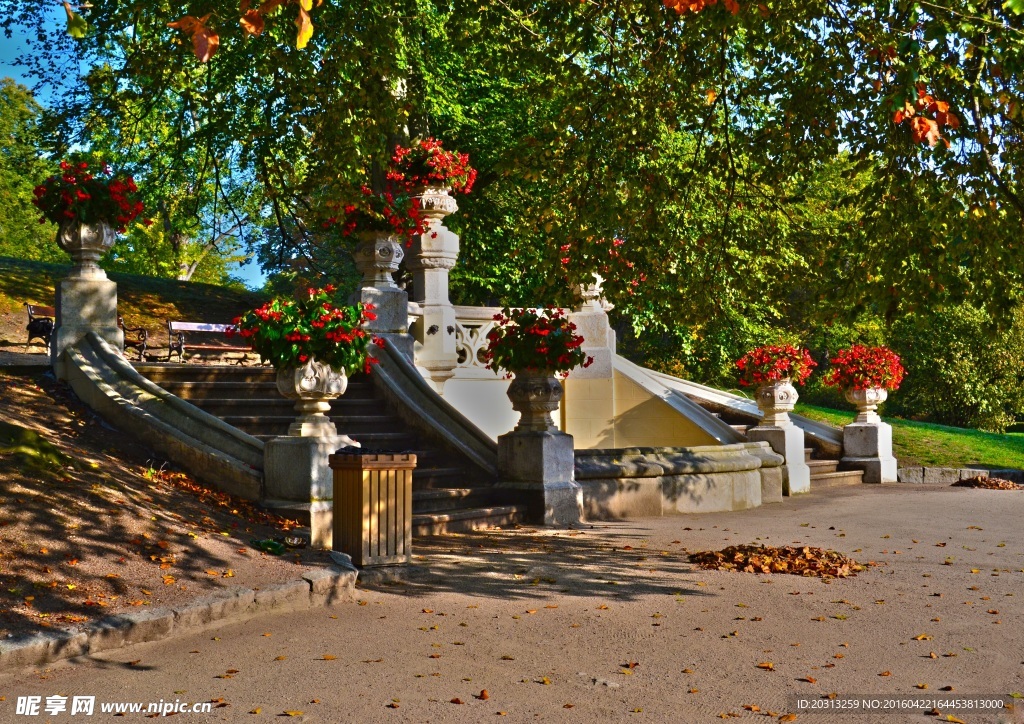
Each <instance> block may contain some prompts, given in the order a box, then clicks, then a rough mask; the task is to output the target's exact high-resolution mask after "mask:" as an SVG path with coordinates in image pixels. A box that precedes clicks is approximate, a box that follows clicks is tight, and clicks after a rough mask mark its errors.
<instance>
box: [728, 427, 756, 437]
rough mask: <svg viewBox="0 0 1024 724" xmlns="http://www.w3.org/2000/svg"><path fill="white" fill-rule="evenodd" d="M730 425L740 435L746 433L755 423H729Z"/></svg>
mask: <svg viewBox="0 0 1024 724" xmlns="http://www.w3.org/2000/svg"><path fill="white" fill-rule="evenodd" d="M729 427H731V428H732V429H733V430H735V431H736V432H738V433H739V434H740V435H746V434H747V430H749V429H750V428H751V427H753V425H729Z"/></svg>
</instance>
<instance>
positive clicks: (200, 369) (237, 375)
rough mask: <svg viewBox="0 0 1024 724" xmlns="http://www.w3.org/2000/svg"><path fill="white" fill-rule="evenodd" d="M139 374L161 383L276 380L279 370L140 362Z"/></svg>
mask: <svg viewBox="0 0 1024 724" xmlns="http://www.w3.org/2000/svg"><path fill="white" fill-rule="evenodd" d="M135 369H136V370H138V372H139V374H141V375H143V376H144V377H147V378H149V379H151V380H153V382H156V383H157V384H158V385H160V384H161V383H163V382H167V381H174V380H183V381H204V382H215V381H218V380H219V381H224V382H267V381H269V382H274V381H275V380H276V379H277V372H276V371H275V370H274V368H273V367H270V366H269V365H259V366H242V365H200V364H174V363H153V362H146V363H138V364H136V365H135Z"/></svg>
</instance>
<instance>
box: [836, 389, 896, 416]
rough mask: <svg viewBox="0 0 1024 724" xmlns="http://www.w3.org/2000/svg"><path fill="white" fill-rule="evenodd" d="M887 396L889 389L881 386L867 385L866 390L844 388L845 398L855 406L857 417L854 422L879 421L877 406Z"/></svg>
mask: <svg viewBox="0 0 1024 724" xmlns="http://www.w3.org/2000/svg"><path fill="white" fill-rule="evenodd" d="M888 397H889V391H888V390H886V389H885V388H883V387H869V388H868V389H866V390H854V389H849V390H846V400H847V402H849V403H850V404H852V405H853V406H854V407H856V408H857V419H856V420H854V422H869V423H879V422H881V421H882V418H880V417H879V416H878V412H876V410H877V409H878V406H879V405H881V404H882V403H883V402H885V400H886V399H887V398H888Z"/></svg>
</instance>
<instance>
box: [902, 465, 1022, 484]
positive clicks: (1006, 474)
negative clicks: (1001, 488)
mask: <svg viewBox="0 0 1024 724" xmlns="http://www.w3.org/2000/svg"><path fill="white" fill-rule="evenodd" d="M979 475H980V476H981V477H983V478H988V477H992V478H1003V479H1004V480H1010V481H1013V482H1015V483H1024V470H1015V469H1010V468H1007V469H1006V470H985V469H981V468H900V469H899V470H897V471H896V479H897V480H898V481H899V482H901V483H919V484H920V483H923V484H925V485H943V484H948V485H952V484H953V483H955V482H957V481H960V480H968V479H970V478H975V477H978V476H979Z"/></svg>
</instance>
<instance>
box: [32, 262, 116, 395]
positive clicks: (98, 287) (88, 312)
mask: <svg viewBox="0 0 1024 724" xmlns="http://www.w3.org/2000/svg"><path fill="white" fill-rule="evenodd" d="M101 273H102V272H101ZM56 297H57V299H56V315H57V318H56V320H55V326H54V330H53V336H52V337H51V339H50V363H51V364H52V365H53V371H54V374H55V375H56V376H57V379H59V380H66V379H67V375H66V370H65V369H64V361H63V355H64V350H65V349H67V348H68V347H71V346H73V345H75V344H77V343H78V341H79V340H81V339H82V338H83V337H84V336H85V335H86V334H88V333H89V332H96V333H97V334H98V335H99V336H100V337H102V338H103V339H104V340H105V341H106V342H107V343H108V344H110V345H111V346H113V347H116V348H117V349H119V350H123V349H124V333H123V332H122V331H121V330H120V329H119V328H118V326H117V284H116V283H115V282H112V281H110V280H109V279H107V278H106V275H103V276H102V277H101V276H96V275H94V276H92V277H81V276H79V277H75V276H71V277H68V278H67V279H65V280H63V281H62V282H61V283H60V286H58V287H57V290H56Z"/></svg>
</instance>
